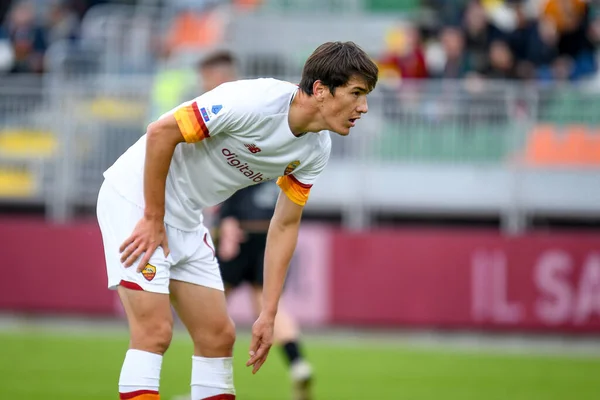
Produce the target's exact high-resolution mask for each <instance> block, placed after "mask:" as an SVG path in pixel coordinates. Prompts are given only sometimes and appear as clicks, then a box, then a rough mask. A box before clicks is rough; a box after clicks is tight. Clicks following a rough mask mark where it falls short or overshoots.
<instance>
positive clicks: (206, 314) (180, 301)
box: [170, 280, 235, 400]
mask: <svg viewBox="0 0 600 400" xmlns="http://www.w3.org/2000/svg"><path fill="white" fill-rule="evenodd" d="M170 293H171V301H172V304H173V306H174V307H175V310H176V311H177V314H178V315H179V317H180V318H181V321H182V322H183V323H184V325H185V326H186V328H187V330H188V332H189V333H190V336H191V338H192V341H193V342H194V357H193V358H192V384H191V386H192V394H191V400H200V399H212V398H213V397H214V398H215V399H219V400H227V399H235V389H234V386H233V363H232V356H233V345H234V343H235V326H234V324H233V321H232V320H231V318H229V314H228V313H227V303H226V301H225V295H224V293H223V292H222V291H220V290H217V289H212V288H208V287H204V286H199V285H194V284H191V283H186V282H181V281H176V280H171V283H170Z"/></svg>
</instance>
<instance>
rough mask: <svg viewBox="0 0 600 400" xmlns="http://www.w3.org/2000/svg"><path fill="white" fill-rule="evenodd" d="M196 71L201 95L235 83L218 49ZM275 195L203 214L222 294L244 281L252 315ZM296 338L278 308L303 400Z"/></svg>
mask: <svg viewBox="0 0 600 400" xmlns="http://www.w3.org/2000/svg"><path fill="white" fill-rule="evenodd" d="M198 73H199V78H200V85H201V89H202V91H203V92H208V91H210V90H212V89H214V88H216V87H217V86H219V85H220V84H222V83H225V82H229V81H234V80H237V79H238V74H237V69H236V60H235V57H234V55H233V54H232V53H231V52H230V51H228V50H217V51H214V52H211V53H210V54H209V55H207V56H206V57H205V58H203V59H202V61H201V62H200V63H199V65H198ZM278 194H279V188H278V187H277V185H276V184H275V182H265V183H262V184H259V185H253V186H249V187H247V188H245V189H242V190H240V191H238V192H237V193H235V194H234V195H233V196H232V197H230V198H229V199H227V200H226V201H225V202H224V203H222V204H221V206H220V207H216V208H213V209H212V210H211V211H212V212H211V213H206V214H210V215H211V217H212V219H213V222H212V224H215V225H216V226H215V228H217V229H216V235H215V236H216V237H217V238H218V239H217V256H218V259H219V265H220V269H221V275H222V277H223V283H224V284H225V295H226V296H228V295H229V294H231V292H232V290H234V289H236V288H237V287H239V286H240V285H242V284H244V283H248V284H249V285H250V286H251V287H252V298H251V301H252V307H253V310H254V313H255V314H256V315H257V316H258V315H259V314H260V310H261V299H262V285H263V260H264V253H265V246H266V241H267V230H268V228H269V221H270V219H271V216H272V215H273V211H274V209H275V202H276V201H277V195H278ZM207 219H211V218H207ZM206 223H207V225H208V224H210V223H211V222H209V221H207V222H206ZM299 334H300V332H299V328H298V324H297V322H296V321H295V319H294V318H293V317H292V316H291V315H290V314H289V313H288V312H287V310H285V308H284V307H282V306H281V305H280V306H279V311H278V312H277V318H276V320H275V342H276V343H277V344H279V345H281V348H282V350H283V352H284V354H285V358H286V360H287V362H288V364H289V366H290V375H291V379H292V382H293V386H294V400H308V399H310V398H311V389H310V383H311V378H312V368H311V366H310V365H309V364H308V362H307V361H306V360H305V359H304V357H303V355H302V352H301V347H300V343H299Z"/></svg>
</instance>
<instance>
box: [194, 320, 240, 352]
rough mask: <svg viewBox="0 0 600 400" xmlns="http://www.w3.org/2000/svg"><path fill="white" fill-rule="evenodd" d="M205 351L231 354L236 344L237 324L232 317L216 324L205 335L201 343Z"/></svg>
mask: <svg viewBox="0 0 600 400" xmlns="http://www.w3.org/2000/svg"><path fill="white" fill-rule="evenodd" d="M197 344H198V345H199V346H200V348H201V349H202V352H203V353H206V352H208V353H210V354H229V353H231V351H232V350H233V345H234V344H235V324H234V323H233V320H231V318H227V319H226V320H224V321H223V323H221V324H218V325H214V326H213V327H212V329H210V331H209V332H206V335H203V337H202V339H200V341H199V343H197Z"/></svg>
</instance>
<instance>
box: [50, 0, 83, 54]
mask: <svg viewBox="0 0 600 400" xmlns="http://www.w3.org/2000/svg"><path fill="white" fill-rule="evenodd" d="M78 31H79V19H78V18H77V14H76V13H75V12H74V11H73V10H72V9H70V8H69V6H68V2H67V0H55V1H54V2H53V3H52V5H51V7H50V13H49V16H48V35H47V36H48V43H49V44H52V43H54V42H57V41H61V40H73V39H75V38H77V36H78Z"/></svg>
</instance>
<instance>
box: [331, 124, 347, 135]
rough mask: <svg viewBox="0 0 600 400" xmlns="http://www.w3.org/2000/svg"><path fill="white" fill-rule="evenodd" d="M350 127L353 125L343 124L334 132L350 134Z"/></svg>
mask: <svg viewBox="0 0 600 400" xmlns="http://www.w3.org/2000/svg"><path fill="white" fill-rule="evenodd" d="M350 128H351V127H349V126H342V127H339V128H338V129H336V130H335V131H334V132H335V133H337V134H338V135H340V136H348V135H349V134H350Z"/></svg>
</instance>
